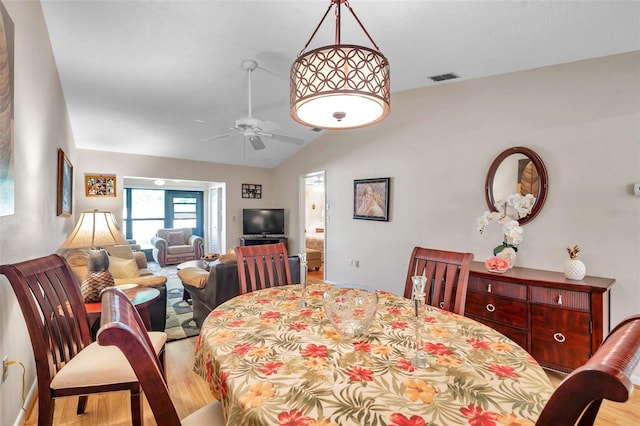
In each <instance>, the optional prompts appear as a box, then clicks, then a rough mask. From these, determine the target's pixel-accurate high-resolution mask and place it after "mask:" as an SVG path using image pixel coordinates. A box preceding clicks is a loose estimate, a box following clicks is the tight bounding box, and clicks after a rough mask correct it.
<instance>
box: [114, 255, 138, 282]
mask: <svg viewBox="0 0 640 426" xmlns="http://www.w3.org/2000/svg"><path fill="white" fill-rule="evenodd" d="M109 271H111V273H112V274H113V277H114V278H116V279H119V278H137V277H139V276H140V270H139V269H138V264H137V263H136V260H135V259H122V258H121V257H114V256H111V257H110V258H109Z"/></svg>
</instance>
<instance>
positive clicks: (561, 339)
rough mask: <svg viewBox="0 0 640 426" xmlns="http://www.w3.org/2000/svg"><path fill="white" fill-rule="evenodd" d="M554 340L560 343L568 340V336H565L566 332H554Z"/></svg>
mask: <svg viewBox="0 0 640 426" xmlns="http://www.w3.org/2000/svg"><path fill="white" fill-rule="evenodd" d="M553 340H555V341H556V342H558V343H564V341H565V340H567V338H566V337H564V334H562V333H554V334H553Z"/></svg>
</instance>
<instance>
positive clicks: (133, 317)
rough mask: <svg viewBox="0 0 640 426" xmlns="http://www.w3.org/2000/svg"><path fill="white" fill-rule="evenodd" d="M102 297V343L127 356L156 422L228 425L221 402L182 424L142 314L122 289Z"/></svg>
mask: <svg viewBox="0 0 640 426" xmlns="http://www.w3.org/2000/svg"><path fill="white" fill-rule="evenodd" d="M101 297H102V315H101V318H100V325H101V326H100V330H98V337H97V339H98V343H99V344H100V345H105V346H116V347H117V348H118V349H119V350H120V351H122V353H123V354H124V355H125V356H126V358H127V360H128V361H129V364H131V367H132V368H133V371H135V374H136V376H137V377H138V380H139V381H140V384H141V385H142V389H143V390H144V393H145V396H146V397H147V401H148V402H149V406H150V407H151V411H153V416H154V417H155V419H156V422H157V423H158V424H159V425H163V426H178V425H181V424H182V425H194V426H199V425H213V426H216V425H220V426H222V425H224V424H225V423H224V417H223V414H222V409H221V406H220V402H219V401H213V402H211V403H210V404H208V405H206V406H204V407H202V408H200V409H199V410H197V411H195V412H194V413H192V414H190V415H189V416H188V417H187V418H185V419H183V420H182V421H181V420H180V418H179V417H178V413H177V411H176V407H175V405H174V404H173V401H172V400H171V396H170V394H169V389H168V387H167V382H166V381H165V379H164V377H163V375H162V371H161V368H160V363H159V362H158V358H157V357H156V356H154V350H153V345H152V344H151V341H150V340H149V335H148V334H147V332H146V330H145V325H144V323H143V321H142V319H141V318H140V315H139V314H138V311H137V310H136V308H135V307H134V306H133V304H132V303H131V301H130V300H129V298H128V297H127V296H126V295H125V294H124V292H122V290H120V289H119V288H114V287H110V288H107V289H105V290H103V291H102V294H101Z"/></svg>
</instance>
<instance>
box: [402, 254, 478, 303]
mask: <svg viewBox="0 0 640 426" xmlns="http://www.w3.org/2000/svg"><path fill="white" fill-rule="evenodd" d="M472 260H473V253H458V252H452V251H445V250H434V249H428V248H423V247H415V248H414V249H413V252H412V253H411V259H410V260H409V269H408V271H407V279H406V282H405V287H404V297H406V298H409V299H410V298H411V297H412V292H413V282H412V280H411V277H412V276H416V275H423V276H425V277H426V278H427V284H426V286H425V293H426V297H425V303H427V304H428V305H431V306H437V307H439V308H442V309H445V310H447V311H451V312H455V313H457V314H460V315H464V307H465V303H466V300H467V285H468V283H469V269H470V267H471V261H472Z"/></svg>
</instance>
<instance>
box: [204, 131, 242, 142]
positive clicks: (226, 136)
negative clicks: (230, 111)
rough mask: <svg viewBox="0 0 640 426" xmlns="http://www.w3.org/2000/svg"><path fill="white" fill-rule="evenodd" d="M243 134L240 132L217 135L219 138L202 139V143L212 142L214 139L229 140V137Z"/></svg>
mask: <svg viewBox="0 0 640 426" xmlns="http://www.w3.org/2000/svg"><path fill="white" fill-rule="evenodd" d="M241 134H242V132H238V133H225V134H224V135H217V136H208V137H206V138H202V139H200V142H204V141H210V140H213V139H222V138H228V137H229V136H237V135H241Z"/></svg>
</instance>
